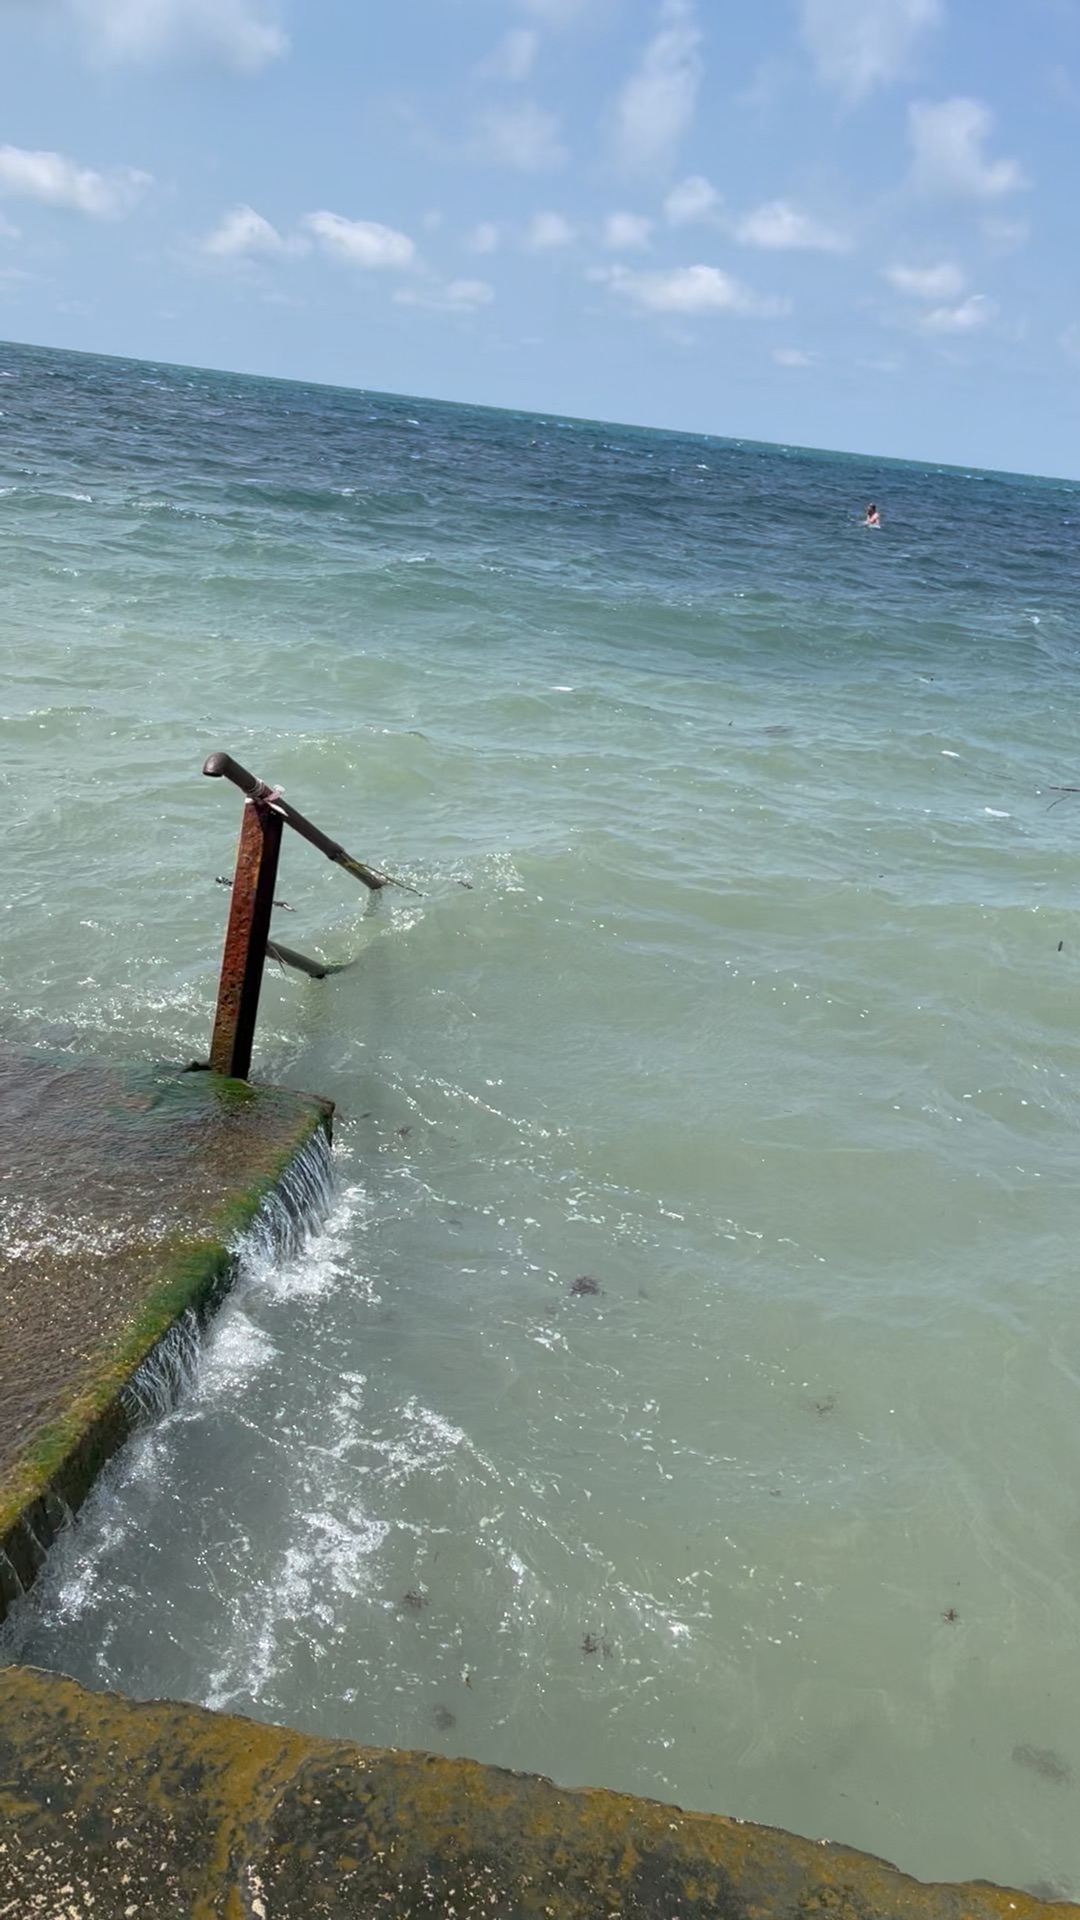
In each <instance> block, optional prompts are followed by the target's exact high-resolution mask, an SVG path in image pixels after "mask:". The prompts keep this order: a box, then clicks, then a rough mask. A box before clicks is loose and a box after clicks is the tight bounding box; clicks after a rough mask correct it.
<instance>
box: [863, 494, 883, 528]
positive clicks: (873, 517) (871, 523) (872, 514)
mask: <svg viewBox="0 0 1080 1920" xmlns="http://www.w3.org/2000/svg"><path fill="white" fill-rule="evenodd" d="M880 525H881V515H880V514H879V512H878V510H877V507H876V506H875V505H874V502H873V501H872V500H871V502H870V505H869V506H868V507H867V509H866V518H865V520H864V521H863V526H864V527H879V526H880Z"/></svg>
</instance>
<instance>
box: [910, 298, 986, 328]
mask: <svg viewBox="0 0 1080 1920" xmlns="http://www.w3.org/2000/svg"><path fill="white" fill-rule="evenodd" d="M996 313H997V308H996V306H995V305H994V302H993V301H992V300H988V299H987V297H986V295H985V293H972V294H969V295H968V298H967V299H966V300H962V301H961V303H960V305H959V306H958V307H934V308H933V309H932V311H931V312H930V313H926V314H924V315H923V317H922V319H921V320H920V322H919V327H920V330H921V331H922V332H923V333H977V332H978V330H979V328H980V327H985V326H988V325H989V323H990V321H991V320H992V319H993V318H994V316H995V314H996Z"/></svg>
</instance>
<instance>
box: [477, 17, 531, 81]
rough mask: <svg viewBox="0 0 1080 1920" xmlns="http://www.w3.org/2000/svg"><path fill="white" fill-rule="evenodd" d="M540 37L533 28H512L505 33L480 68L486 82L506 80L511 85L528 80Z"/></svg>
mask: <svg viewBox="0 0 1080 1920" xmlns="http://www.w3.org/2000/svg"><path fill="white" fill-rule="evenodd" d="M539 44H540V36H539V34H537V33H536V32H535V30H534V29H533V28H532V27H511V28H510V30H509V32H507V33H504V34H503V37H502V39H501V40H500V41H499V44H498V46H497V47H496V48H495V50H494V52H493V53H491V54H489V55H488V58H487V59H486V60H485V61H484V62H483V65H482V66H481V68H480V76H481V78H482V79H484V80H505V81H507V82H508V83H509V84H510V85H516V84H517V83H518V82H519V81H522V80H527V79H528V76H529V74H530V73H531V72H532V68H533V62H534V61H535V59H536V50H537V47H538V46H539Z"/></svg>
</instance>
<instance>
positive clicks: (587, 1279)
mask: <svg viewBox="0 0 1080 1920" xmlns="http://www.w3.org/2000/svg"><path fill="white" fill-rule="evenodd" d="M603 1291H604V1289H603V1287H602V1286H601V1285H600V1282H599V1280H594V1279H593V1277H592V1274H591V1273H579V1274H578V1277H577V1279H576V1280H575V1281H574V1282H573V1284H572V1285H571V1288H570V1292H571V1293H572V1294H573V1295H574V1296H575V1298H577V1299H581V1298H582V1296H583V1295H584V1294H590V1293H603Z"/></svg>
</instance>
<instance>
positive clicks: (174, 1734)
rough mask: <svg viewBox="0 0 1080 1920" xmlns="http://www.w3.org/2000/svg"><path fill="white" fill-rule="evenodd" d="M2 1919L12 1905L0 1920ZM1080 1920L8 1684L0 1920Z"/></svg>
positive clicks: (559, 1795) (507, 1780) (530, 1785)
mask: <svg viewBox="0 0 1080 1920" xmlns="http://www.w3.org/2000/svg"><path fill="white" fill-rule="evenodd" d="M5 1903H6V1904H5ZM3 1913H10V1914H13V1915H17V1916H18V1920H31V1917H32V1916H33V1915H36V1914H37V1915H47V1916H49V1917H50V1920H52V1917H53V1916H57V1920H59V1916H61V1915H65V1916H79V1920H189V1917H190V1920H245V1917H246V1920H375V1916H379V1920H418V1917H419V1916H421V1915H424V1914H430V1915H433V1916H438V1920H481V1916H483V1920H706V1917H707V1920H812V1917H813V1920H818V1917H820V1920H826V1917H827V1920H1038V1916H1043V1920H1050V1916H1055V1915H1056V1916H1058V1920H1067V1917H1068V1920H1075V1915H1076V1908H1075V1907H1071V1906H1068V1905H1054V1904H1047V1903H1043V1902H1041V1901H1039V1900H1035V1899H1033V1898H1031V1897H1030V1896H1029V1895H1026V1894H1022V1893H1015V1892H1009V1891H1006V1890H1003V1889H1000V1888H997V1887H990V1886H985V1885H979V1884H976V1885H966V1886H954V1887H953V1886H951V1887H944V1886H923V1885H921V1884H920V1883H919V1882H918V1881H915V1880H911V1879H908V1878H907V1877H906V1876H905V1875H904V1874H901V1873H898V1872H897V1870H896V1869H895V1868H894V1867H890V1866H887V1865H886V1864H885V1863H884V1862H883V1861H880V1860H875V1859H873V1858H871V1857H870V1855H868V1854H861V1853H853V1852H851V1851H850V1850H849V1849H848V1848H846V1847H841V1846H836V1845H833V1844H832V1843H831V1842H821V1843H816V1842H813V1841H809V1840H798V1839H795V1838H794V1837H793V1836H792V1835H790V1834H785V1833H780V1832H777V1831H775V1830H774V1829H772V1828H768V1827H755V1826H750V1825H744V1824H742V1823H740V1822H738V1821H733V1820H725V1819H721V1818H720V1817H718V1816H715V1815H708V1814H688V1813H682V1812H680V1810H679V1809H678V1808H677V1807H665V1806H660V1805H658V1804H657V1803H656V1802H654V1801H649V1800H635V1799H631V1798H630V1797H628V1796H626V1795H622V1794H615V1793H602V1792H564V1791H561V1790H560V1789H559V1788H557V1787H554V1786H552V1784H551V1782H550V1781H548V1780H542V1779H537V1778H535V1777H534V1776H532V1775H529V1774H511V1773H504V1772H501V1771H500V1770H498V1769H496V1768H493V1767H481V1766H478V1765H476V1763H475V1762H473V1761H468V1760H445V1759H440V1758H436V1757H435V1756H433V1755H430V1754H417V1753H391V1752H385V1751H381V1750H378V1749H371V1748H364V1747H354V1746H349V1745H347V1744H346V1743H344V1742H340V1741H328V1740H310V1739H306V1738H304V1737H303V1736H301V1735H300V1734H297V1733H291V1732H288V1731H287V1730H284V1729H281V1728H278V1727H266V1726H257V1725H254V1724H253V1723H252V1722H250V1721H246V1720H238V1719H233V1718H230V1717H228V1716H226V1715H222V1714H213V1713H207V1712H204V1711H203V1710H202V1709H201V1708H198V1707H188V1706H177V1705H173V1704H170V1703H165V1702H159V1701H154V1702H150V1703H145V1704H141V1705H137V1704H135V1703H133V1702H131V1701H127V1700H120V1699H118V1698H116V1697H115V1696H113V1695H109V1694H91V1693H86V1692H84V1691H83V1689H82V1688H80V1687H77V1686H76V1685H75V1684H74V1682H72V1681H69V1680H62V1679H59V1678H58V1677H56V1676H55V1675H49V1674H42V1673H35V1672H33V1671H31V1670H29V1669H26V1668H8V1669H6V1670H5V1671H2V1672H0V1914H3Z"/></svg>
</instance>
